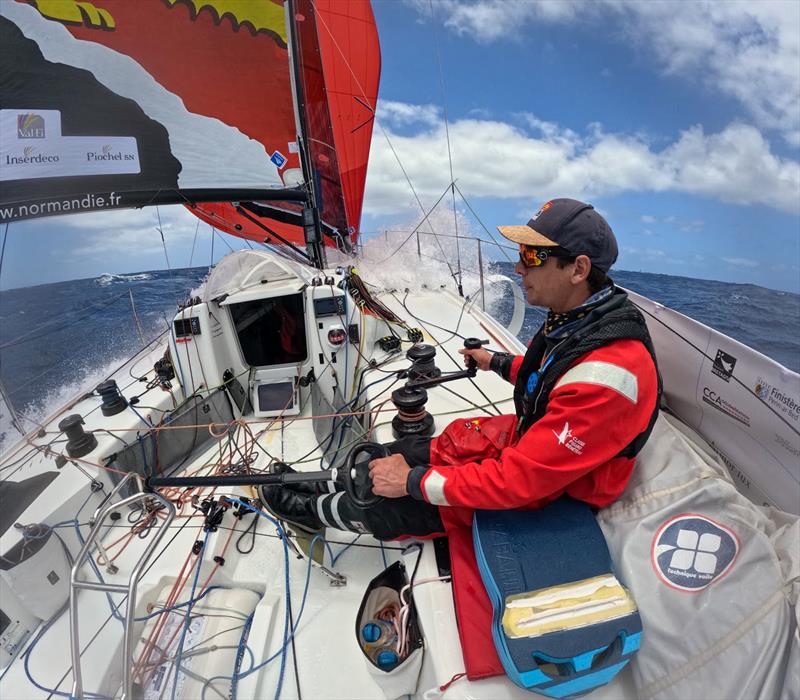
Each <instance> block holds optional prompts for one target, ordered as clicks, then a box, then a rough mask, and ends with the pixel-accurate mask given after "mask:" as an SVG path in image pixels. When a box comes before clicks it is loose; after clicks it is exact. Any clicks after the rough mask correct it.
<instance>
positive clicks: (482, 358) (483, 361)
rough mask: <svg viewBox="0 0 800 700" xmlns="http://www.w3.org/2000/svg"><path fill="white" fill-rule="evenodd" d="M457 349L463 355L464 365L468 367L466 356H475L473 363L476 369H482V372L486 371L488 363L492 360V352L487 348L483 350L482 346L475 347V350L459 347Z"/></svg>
mask: <svg viewBox="0 0 800 700" xmlns="http://www.w3.org/2000/svg"><path fill="white" fill-rule="evenodd" d="M458 351H459V352H460V353H461V354H462V355H464V356H465V357H464V367H469V364H468V360H467V357H473V358H475V363H476V364H477V365H478V369H482V370H483V371H484V372H486V371H488V369H489V363H490V362H491V361H492V353H490V352H489V351H488V350H484V349H483V348H476V349H475V350H468V349H467V348H459V350H458Z"/></svg>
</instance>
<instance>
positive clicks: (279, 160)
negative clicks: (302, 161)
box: [269, 151, 286, 168]
mask: <svg viewBox="0 0 800 700" xmlns="http://www.w3.org/2000/svg"><path fill="white" fill-rule="evenodd" d="M269 159H270V160H271V161H272V162H273V163H274V164H275V167H276V168H282V167H283V166H284V165H286V156H284V155H283V153H281V152H280V151H275V153H273V154H272V155H271V156H270V157H269Z"/></svg>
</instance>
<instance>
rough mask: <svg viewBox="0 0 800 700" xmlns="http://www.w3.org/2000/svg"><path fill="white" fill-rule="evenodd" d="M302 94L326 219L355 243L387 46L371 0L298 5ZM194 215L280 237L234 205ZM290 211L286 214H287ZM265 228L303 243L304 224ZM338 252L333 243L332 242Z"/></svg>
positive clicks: (273, 221) (236, 230) (254, 234)
mask: <svg viewBox="0 0 800 700" xmlns="http://www.w3.org/2000/svg"><path fill="white" fill-rule="evenodd" d="M295 7H296V12H295V21H296V25H295V26H296V31H297V43H298V49H299V75H300V80H299V83H300V86H299V87H300V92H301V98H302V108H303V115H302V118H303V121H304V123H305V128H306V138H305V141H306V143H307V144H309V151H310V159H311V163H312V168H313V171H314V173H313V180H314V187H315V191H316V193H317V203H318V206H319V209H320V218H321V219H322V221H323V223H324V224H326V225H327V227H328V228H331V229H335V230H336V231H338V232H339V233H340V234H341V235H342V236H344V237H346V238H348V239H349V240H350V242H351V243H355V242H356V240H357V238H358V227H359V223H360V220H361V205H362V201H363V197H364V185H365V180H366V175H367V159H368V156H369V148H370V143H371V139H372V126H373V117H374V110H375V105H376V102H377V93H378V82H379V78H380V47H379V44H378V35H377V29H376V26H375V19H374V17H373V14H372V8H371V6H370V4H369V1H368V0H346V1H345V0H316V2H313V1H312V0H297V2H296V5H295ZM190 210H191V211H192V212H193V213H194V214H195V215H197V216H198V217H200V218H201V219H202V220H204V221H206V222H208V223H210V224H212V225H213V226H215V227H216V228H218V229H220V230H222V231H225V232H227V233H230V234H232V235H234V236H239V237H241V238H248V239H251V240H256V241H265V240H267V239H268V240H270V241H272V242H275V241H276V240H279V239H276V238H275V237H274V236H270V233H269V231H267V230H265V229H264V228H263V227H262V226H259V225H257V224H255V223H254V222H253V221H252V220H251V219H252V218H253V215H251V214H247V215H243V214H241V213H239V212H237V211H236V209H235V207H234V206H233V205H230V204H213V205H209V204H197V205H193V206H192V207H190ZM281 211H284V210H281ZM263 224H264V225H265V226H267V227H268V229H270V230H271V231H274V232H276V233H277V234H279V236H280V237H281V238H283V239H285V240H287V241H289V242H291V243H299V244H302V243H303V231H302V229H301V228H300V227H299V226H296V225H293V224H291V223H286V220H285V219H284V221H281V220H280V217H277V218H273V217H269V216H268V218H266V219H265V220H264V221H263ZM325 242H326V244H327V245H330V246H335V245H336V243H335V241H334V239H332V238H330V237H327V236H326V238H325Z"/></svg>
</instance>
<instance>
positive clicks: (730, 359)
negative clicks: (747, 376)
mask: <svg viewBox="0 0 800 700" xmlns="http://www.w3.org/2000/svg"><path fill="white" fill-rule="evenodd" d="M735 366H736V358H735V357H734V356H733V355H729V354H728V353H727V352H725V351H724V350H720V349H719V348H717V356H716V357H715V358H714V364H713V365H711V372H712V374H716V375H717V376H718V377H719V378H720V379H723V380H725V381H726V382H729V381H730V380H731V377H732V376H733V368H734V367H735Z"/></svg>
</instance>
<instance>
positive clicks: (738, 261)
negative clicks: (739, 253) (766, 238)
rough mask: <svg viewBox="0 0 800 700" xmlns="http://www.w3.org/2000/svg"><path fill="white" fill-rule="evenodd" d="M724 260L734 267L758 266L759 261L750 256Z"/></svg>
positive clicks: (723, 260) (723, 259)
mask: <svg viewBox="0 0 800 700" xmlns="http://www.w3.org/2000/svg"><path fill="white" fill-rule="evenodd" d="M722 262H726V263H728V265H733V266H734V267H758V265H759V263H758V262H756V261H755V260H751V259H750V258H722Z"/></svg>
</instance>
